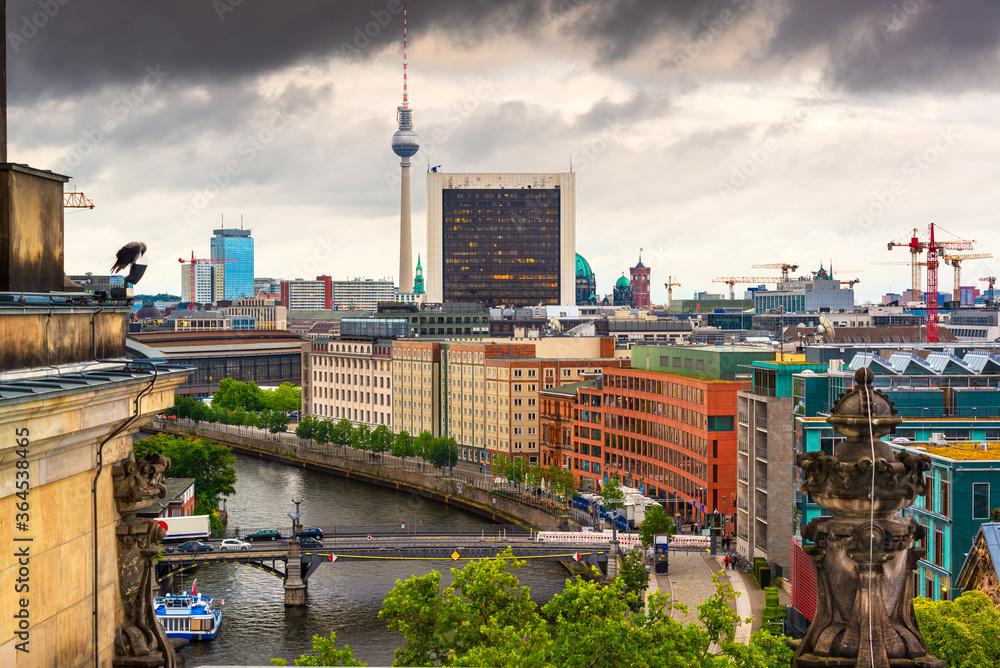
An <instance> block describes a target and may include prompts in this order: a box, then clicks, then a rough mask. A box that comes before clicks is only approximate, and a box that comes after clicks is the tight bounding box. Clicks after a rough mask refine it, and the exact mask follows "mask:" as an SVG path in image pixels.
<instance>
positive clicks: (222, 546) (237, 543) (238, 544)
mask: <svg viewBox="0 0 1000 668" xmlns="http://www.w3.org/2000/svg"><path fill="white" fill-rule="evenodd" d="M249 549H250V543H244V542H243V541H242V540H237V539H235V538H227V539H225V540H224V541H222V542H221V543H219V551H220V552H228V551H229V550H237V551H238V550H249Z"/></svg>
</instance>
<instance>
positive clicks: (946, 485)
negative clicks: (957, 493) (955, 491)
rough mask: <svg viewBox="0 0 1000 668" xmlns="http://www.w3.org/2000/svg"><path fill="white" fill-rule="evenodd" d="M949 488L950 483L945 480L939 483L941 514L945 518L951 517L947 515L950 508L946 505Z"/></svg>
mask: <svg viewBox="0 0 1000 668" xmlns="http://www.w3.org/2000/svg"><path fill="white" fill-rule="evenodd" d="M950 487H951V483H949V482H948V481H947V480H942V481H941V514H942V515H944V516H945V517H951V514H950V513H949V511H950V510H951V508H950V507H949V504H948V492H950V491H951V490H950V489H949V488H950Z"/></svg>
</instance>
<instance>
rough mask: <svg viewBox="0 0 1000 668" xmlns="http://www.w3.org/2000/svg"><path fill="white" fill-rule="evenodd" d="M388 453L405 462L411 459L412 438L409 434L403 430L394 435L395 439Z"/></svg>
mask: <svg viewBox="0 0 1000 668" xmlns="http://www.w3.org/2000/svg"><path fill="white" fill-rule="evenodd" d="M390 452H391V453H392V456H393V457H399V458H400V459H402V460H403V461H406V458H407V457H412V456H413V437H412V436H410V432H408V431H405V430H404V431H401V432H399V433H398V434H396V438H395V439H393V441H392V449H391V450H390Z"/></svg>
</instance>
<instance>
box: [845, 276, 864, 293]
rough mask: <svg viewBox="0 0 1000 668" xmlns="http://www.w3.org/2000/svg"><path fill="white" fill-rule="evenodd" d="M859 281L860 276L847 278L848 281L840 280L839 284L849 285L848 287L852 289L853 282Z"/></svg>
mask: <svg viewBox="0 0 1000 668" xmlns="http://www.w3.org/2000/svg"><path fill="white" fill-rule="evenodd" d="M860 282H861V279H860V278H852V279H851V280H849V281H841V282H840V284H841V285H846V286H849V287H850V289H851V290H853V289H854V284H855V283H860Z"/></svg>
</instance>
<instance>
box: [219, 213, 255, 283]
mask: <svg viewBox="0 0 1000 668" xmlns="http://www.w3.org/2000/svg"><path fill="white" fill-rule="evenodd" d="M214 234H215V236H214V237H212V259H213V260H226V262H225V263H224V264H225V265H226V266H225V269H224V278H223V286H224V287H223V290H222V292H223V294H222V295H221V296H219V295H216V299H217V300H218V299H228V300H230V301H236V300H237V299H242V298H243V297H253V296H254V289H253V288H254V284H253V280H254V275H253V237H251V236H250V230H243V229H240V230H237V229H225V228H223V229H218V230H214Z"/></svg>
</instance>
